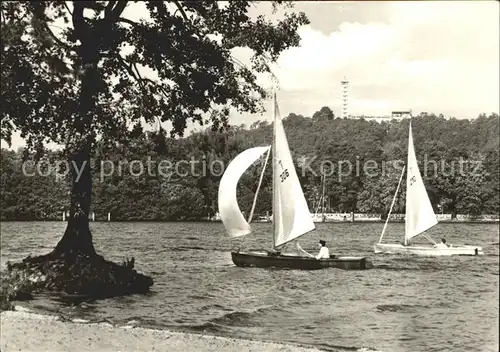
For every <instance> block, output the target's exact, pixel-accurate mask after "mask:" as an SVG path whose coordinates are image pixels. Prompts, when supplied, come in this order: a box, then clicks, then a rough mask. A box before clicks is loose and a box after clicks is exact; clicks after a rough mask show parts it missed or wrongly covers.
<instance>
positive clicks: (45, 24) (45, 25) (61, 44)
mask: <svg viewBox="0 0 500 352" xmlns="http://www.w3.org/2000/svg"><path fill="white" fill-rule="evenodd" d="M41 22H42V23H43V27H44V29H45V31H47V33H48V34H49V35H50V37H51V38H52V39H53V40H54V41H55V42H56V43H57V44H58V45H59V46H60V47H62V48H64V49H66V50H68V51H73V50H75V48H74V47H72V46H71V45H69V44H66V43H64V42H63V41H62V40H60V39H59V38H57V37H56V35H55V34H54V32H52V30H51V29H50V27H49V25H48V24H47V22H45V21H41Z"/></svg>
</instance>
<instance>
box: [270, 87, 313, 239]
mask: <svg viewBox="0 0 500 352" xmlns="http://www.w3.org/2000/svg"><path fill="white" fill-rule="evenodd" d="M274 109H275V111H274V113H275V117H274V129H275V130H274V147H275V150H274V153H273V168H274V173H273V174H274V180H273V181H274V182H273V186H274V192H275V193H274V199H273V201H274V207H273V208H274V209H273V212H274V213H273V216H274V217H273V222H274V231H275V233H274V245H275V246H276V247H278V246H281V245H283V244H285V243H287V242H290V241H292V240H293V239H295V238H297V237H300V236H302V235H304V234H305V233H307V232H309V231H312V230H314V229H315V226H314V222H313V219H312V217H311V213H310V211H309V206H308V205H307V202H306V199H305V197H304V193H303V191H302V187H301V186H300V182H299V178H298V177H297V173H296V171H295V166H294V165H293V161H292V156H291V154H290V149H289V148H288V142H287V140H286V135H285V130H284V129H283V123H282V121H281V118H280V117H279V116H278V107H277V104H276V97H275V106H274Z"/></svg>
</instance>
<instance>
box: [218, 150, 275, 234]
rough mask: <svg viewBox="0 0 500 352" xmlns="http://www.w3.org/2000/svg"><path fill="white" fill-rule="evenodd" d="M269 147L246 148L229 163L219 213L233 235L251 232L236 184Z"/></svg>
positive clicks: (222, 182)
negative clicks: (238, 198)
mask: <svg viewBox="0 0 500 352" xmlns="http://www.w3.org/2000/svg"><path fill="white" fill-rule="evenodd" d="M269 148H270V146H267V147H255V148H250V149H247V150H245V151H244V152H242V153H240V154H239V155H238V156H236V158H234V159H233V160H232V161H231V162H230V163H229V165H228V167H227V169H226V171H225V172H224V175H223V176H222V178H221V180H220V184H219V214H220V217H221V220H222V223H223V224H224V227H225V228H226V231H227V233H228V234H229V236H231V237H239V236H244V235H247V234H249V233H250V232H251V228H250V224H249V223H248V222H247V221H246V220H245V218H244V216H243V214H242V213H241V210H240V207H239V206H238V200H237V198H236V186H237V185H238V181H239V180H240V178H241V176H242V175H243V173H244V172H245V171H246V170H247V169H248V168H249V167H250V166H251V165H252V164H253V163H254V162H255V161H256V160H257V159H258V158H260V157H261V156H262V155H263V154H264V153H265V152H266V151H268V150H269Z"/></svg>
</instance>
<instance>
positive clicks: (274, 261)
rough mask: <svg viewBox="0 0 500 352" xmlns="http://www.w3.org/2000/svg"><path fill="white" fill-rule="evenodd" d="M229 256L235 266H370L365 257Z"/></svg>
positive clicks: (365, 267) (360, 268) (261, 254)
mask: <svg viewBox="0 0 500 352" xmlns="http://www.w3.org/2000/svg"><path fill="white" fill-rule="evenodd" d="M231 258H232V259H233V263H234V264H235V265H236V266H239V267H255V268H281V269H298V270H319V269H326V268H338V269H346V270H364V269H368V268H369V266H370V265H369V262H368V261H367V260H366V257H348V256H345V257H336V256H330V259H316V258H308V257H300V256H292V255H277V254H274V253H268V252H231Z"/></svg>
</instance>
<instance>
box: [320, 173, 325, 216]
mask: <svg viewBox="0 0 500 352" xmlns="http://www.w3.org/2000/svg"><path fill="white" fill-rule="evenodd" d="M325 182H326V176H325V174H324V173H323V191H322V192H321V222H323V220H324V219H325Z"/></svg>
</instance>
